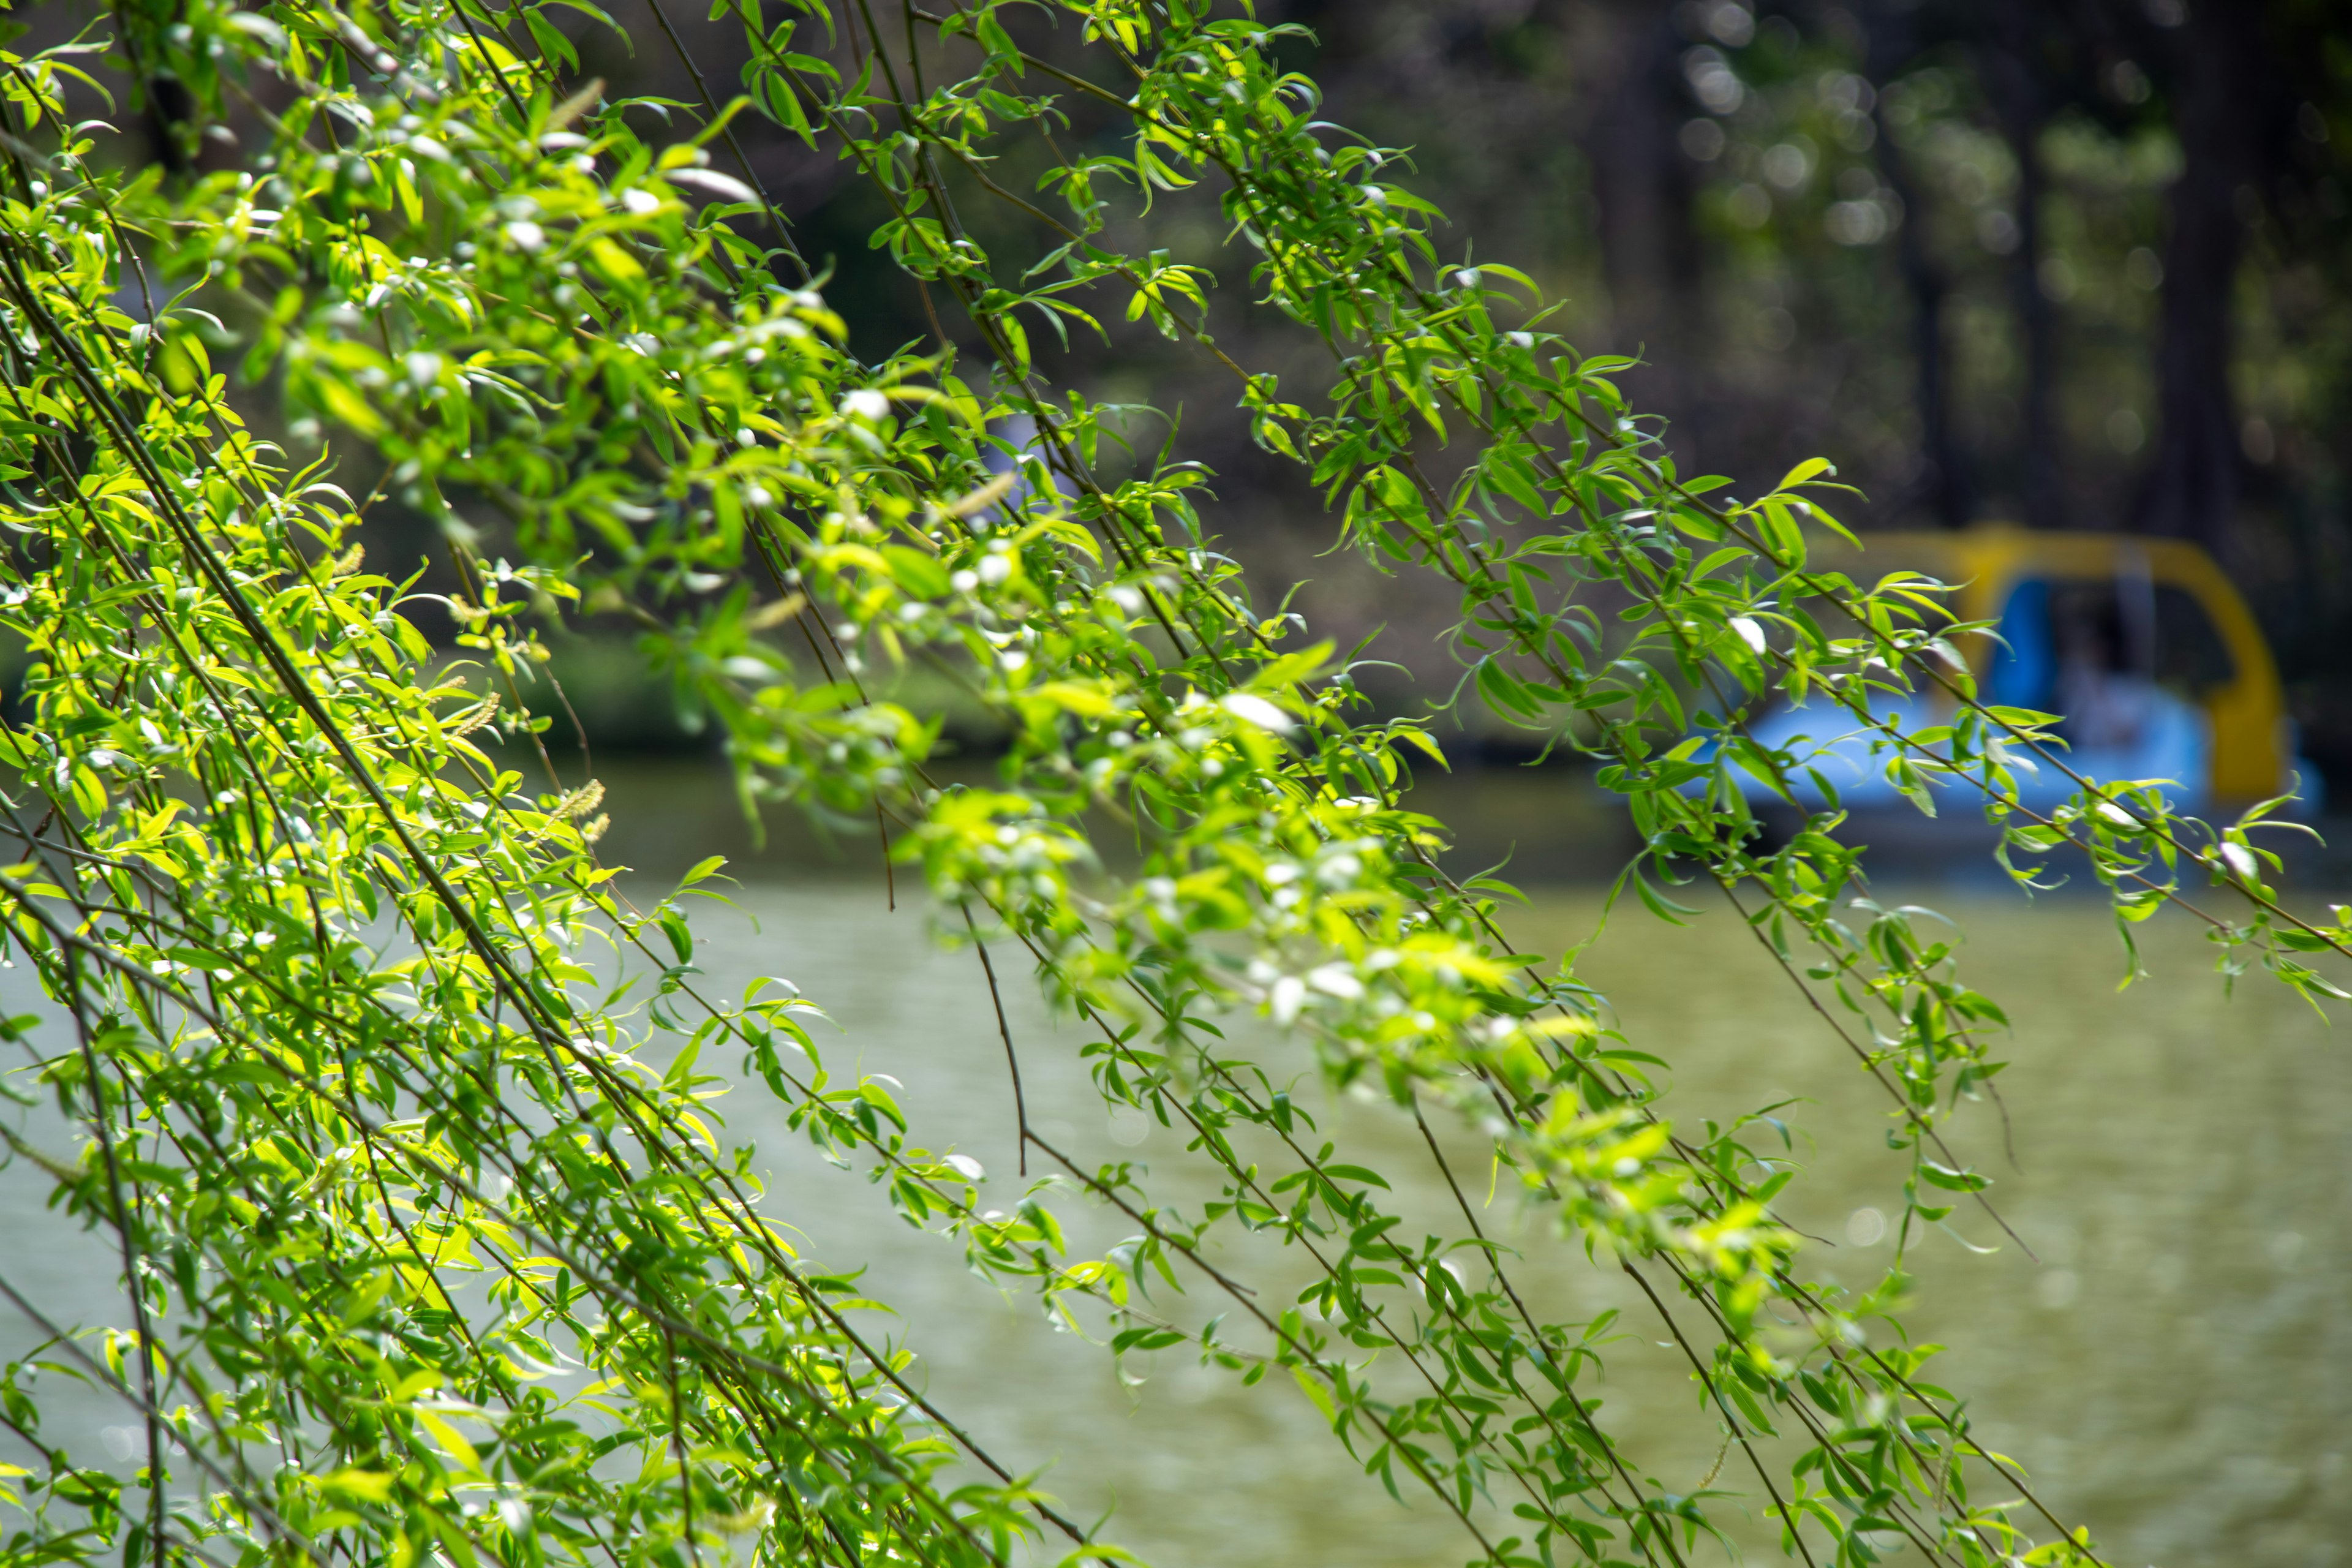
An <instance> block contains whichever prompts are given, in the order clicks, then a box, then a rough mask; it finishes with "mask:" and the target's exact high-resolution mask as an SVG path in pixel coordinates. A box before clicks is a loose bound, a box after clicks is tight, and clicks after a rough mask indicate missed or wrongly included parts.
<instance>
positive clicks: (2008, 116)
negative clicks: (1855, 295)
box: [1985, 0, 2068, 528]
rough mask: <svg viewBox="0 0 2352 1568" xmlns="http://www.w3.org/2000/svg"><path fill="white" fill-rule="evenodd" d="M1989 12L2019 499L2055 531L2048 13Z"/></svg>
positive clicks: (2007, 0) (2033, 9) (2033, 0)
mask: <svg viewBox="0 0 2352 1568" xmlns="http://www.w3.org/2000/svg"><path fill="white" fill-rule="evenodd" d="M1990 11H1991V15H1990V16H1988V17H1987V18H1986V22H1987V32H1988V33H1989V34H1990V38H1991V41H1992V47H1991V48H1990V51H1989V57H1990V58H1987V59H1986V61H1985V85H1986V87H1987V89H1989V93H1990V98H1991V100H1992V105H1993V112H1994V114H1995V116H1996V117H1997V118H1998V119H1999V121H2000V132H2001V135H2002V137H2003V139H2004V140H2006V141H2007V142H2008V143H2009V148H2010V154H2011V157H2013V158H2014V159H2015V160H2016V162H2017V253H2016V265H2015V266H2014V267H2013V268H2012V269H2011V274H2010V289H2011V298H2012V299H2013V300H2015V301H2016V310H2017V326H2018V333H2019V335H2020V337H2021V338H2022V339H2023V340H2024V347H2025V384H2024V386H2023V388H2022V395H2021V396H2020V398H2019V399H2018V402H2019V406H2020V412H2021V418H2020V420H2019V431H2018V467H2019V473H2018V483H2019V500H2020V506H2021V510H2022V512H2023V514H2024V516H2023V521H2024V522H2025V524H2026V526H2027V527H2029V528H2061V527H2063V526H2064V525H2065V523H2066V521H2068V520H2067V519H2066V517H2065V516H2064V500H2063V495H2064V490H2063V483H2062V475H2061V469H2060V460H2059V440H2058V423H2057V416H2056V403H2057V391H2058V321H2057V315H2056V312H2055V311H2053V310H2052V309H2051V302H2050V296H2049V295H2048V294H2047V293H2045V292H2044V291H2043V289H2042V197H2043V195H2045V194H2046V191H2047V185H2048V183H2047V180H2046V178H2045V176H2044V174H2043V171H2042V132H2043V130H2044V129H2045V128H2047V127H2048V125H2049V123H2050V100H2051V94H2050V90H2049V86H2048V77H2049V71H2048V65H2049V62H2048V60H2047V58H2046V55H2047V51H2048V48H2049V43H2050V39H2049V24H2050V22H2051V20H2052V15H2051V13H2050V12H2049V11H2048V10H2047V9H2046V8H2045V7H2044V5H2043V4H2042V0H1998V3H1997V4H1995V5H1992V6H1991V7H1990Z"/></svg>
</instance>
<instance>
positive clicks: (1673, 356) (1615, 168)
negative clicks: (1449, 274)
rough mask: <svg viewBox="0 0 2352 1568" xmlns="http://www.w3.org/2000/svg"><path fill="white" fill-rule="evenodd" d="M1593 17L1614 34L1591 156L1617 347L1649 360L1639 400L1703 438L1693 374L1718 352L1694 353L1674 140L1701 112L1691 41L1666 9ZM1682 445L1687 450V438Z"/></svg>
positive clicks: (1692, 239)
mask: <svg viewBox="0 0 2352 1568" xmlns="http://www.w3.org/2000/svg"><path fill="white" fill-rule="evenodd" d="M1597 9H1598V10H1599V11H1600V12H1601V16H1602V17H1603V18H1604V19H1605V26H1606V29H1607V32H1606V42H1605V43H1604V45H1603V47H1602V48H1601V50H1600V51H1599V52H1598V53H1599V61H1598V63H1599V65H1600V70H1599V72H1598V73H1596V76H1597V79H1594V80H1593V82H1592V86H1593V88H1594V89H1595V93H1594V98H1595V104H1594V113H1593V116H1592V119H1591V124H1590V128H1589V129H1588V130H1587V132H1586V134H1585V156H1586V157H1587V158H1588V159H1589V160H1590V162H1591V169H1592V191H1593V195H1594V196H1595V197H1596V198H1597V199H1598V200H1599V202H1600V206H1601V268H1602V271H1603V274H1604V276H1605V277H1606V279H1607V280H1608V284H1609V293H1610V298H1611V300H1612V305H1613V307H1614V309H1613V311H1612V313H1613V315H1614V316H1615V318H1616V329H1617V337H1618V342H1617V343H1616V345H1615V346H1616V347H1617V348H1618V349H1619V350H1620V351H1621V352H1623V353H1633V352H1635V351H1636V350H1639V351H1641V352H1642V353H1643V358H1644V360H1645V361H1646V362H1647V366H1648V368H1646V369H1645V370H1644V371H1643V393H1642V401H1643V403H1644V404H1646V405H1648V406H1649V407H1651V408H1654V409H1656V410H1657V411H1658V412H1660V413H1661V414H1663V415H1664V416H1665V417H1666V418H1667V419H1668V420H1669V421H1670V422H1671V423H1672V425H1673V426H1675V427H1676V428H1677V429H1678V430H1681V431H1682V432H1683V433H1684V435H1685V437H1686V438H1687V437H1692V436H1696V435H1698V434H1700V433H1699V432H1696V431H1694V430H1692V429H1690V428H1689V426H1691V425H1692V423H1693V422H1694V421H1695V419H1696V416H1697V415H1698V413H1699V410H1698V408H1697V406H1696V403H1697V399H1696V396H1695V395H1694V393H1693V384H1692V383H1691V381H1690V380H1689V377H1688V372H1689V368H1690V367H1691V366H1693V365H1695V364H1698V363H1705V361H1706V358H1708V357H1710V356H1706V355H1700V354H1698V353H1696V342H1695V339H1696V333H1695V332H1694V331H1693V330H1692V329H1693V328H1694V327H1695V326H1696V321H1695V320H1694V318H1695V317H1696V315H1697V313H1698V311H1699V310H1700V298H1699V242H1698V235H1697V232H1696V229H1695V228H1694V227H1693V226H1692V222H1691V208H1692V204H1693V202H1694V201H1695V199H1696V185H1695V183H1694V181H1693V179H1692V175H1691V170H1690V163H1689V160H1688V159H1687V158H1685V156H1684V154H1683V152H1682V148H1681V144H1680V142H1678V141H1677V139H1676V137H1677V133H1678V132H1679V131H1680V130H1681V127H1682V122H1683V121H1685V119H1687V118H1689V116H1690V115H1691V114H1693V113H1694V112H1696V109H1695V106H1694V105H1693V104H1692V102H1691V100H1690V97H1689V94H1688V92H1687V91H1686V90H1685V87H1684V85H1683V79H1682V71H1681V54H1682V48H1683V44H1684V40H1683V39H1682V37H1680V36H1679V35H1678V34H1677V33H1676V32H1675V26H1674V24H1673V22H1672V21H1671V20H1670V19H1669V16H1668V13H1667V9H1666V7H1664V6H1663V5H1649V4H1639V3H1632V4H1628V3H1622V0H1621V3H1617V4H1612V5H1604V6H1601V7H1597ZM1677 446H1678V449H1679V450H1681V451H1683V452H1685V453H1687V452H1688V451H1689V450H1690V447H1689V445H1688V444H1687V439H1686V440H1685V442H1684V443H1678V444H1677Z"/></svg>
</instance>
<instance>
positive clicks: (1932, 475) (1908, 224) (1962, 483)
mask: <svg viewBox="0 0 2352 1568" xmlns="http://www.w3.org/2000/svg"><path fill="white" fill-rule="evenodd" d="M1915 10H1916V7H1912V6H1899V7H1898V6H1896V5H1880V6H1877V7H1875V8H1874V10H1873V11H1872V13H1871V14H1870V16H1869V34H1870V47H1869V59H1868V62H1867V65H1868V69H1869V73H1870V82H1871V88H1872V90H1873V91H1874V92H1875V93H1877V94H1878V100H1877V103H1876V106H1875V107H1876V112H1877V121H1878V143H1877V145H1878V167H1879V172H1880V173H1881V174H1884V175H1885V177H1886V183H1887V184H1889V185H1890V186H1892V187H1893V188H1894V191H1895V196H1896V197H1897V198H1898V199H1899V200H1900V201H1901V202H1902V203H1903V213H1904V219H1903V226H1902V227H1901V228H1899V229H1898V230H1896V231H1895V256H1896V258H1897V260H1898V261H1899V262H1900V263H1901V265H1902V268H1903V281H1904V284H1905V286H1906V288H1908V289H1910V292H1911V357H1912V374H1913V385H1914V386H1915V388H1916V392H1915V394H1914V395H1915V397H1916V399H1917V402H1918V415H1919V476H1918V479H1916V481H1915V482H1914V483H1913V485H1912V487H1911V493H1910V494H1909V495H1907V496H1906V497H1904V498H1902V499H1901V500H1900V501H1899V502H1898V510H1908V509H1909V508H1910V507H1913V506H1917V507H1922V508H1924V509H1926V510H1927V512H1928V513H1929V514H1930V515H1931V516H1933V517H1934V518H1935V520H1936V521H1937V522H1940V523H1942V524H1943V525H1944V526H1945V527H1946V528H1959V527H1963V526H1965V525H1966V524H1967V523H1968V522H1969V521H1971V520H1972V519H1973V517H1974V515H1975V511H1976V486H1975V484H1974V482H1973V480H1974V476H1973V475H1972V474H1971V473H1970V471H1969V461H1968V457H1967V454H1966V453H1964V452H1963V451H1961V449H1960V446H1959V441H1958V437H1956V436H1955V435H1954V434H1953V431H1952V403H1951V368H1950V365H1951V360H1950V355H1949V354H1948V353H1946V352H1945V348H1944V300H1946V298H1947V297H1948V296H1949V294H1950V293H1951V279H1950V277H1949V275H1948V273H1947V272H1946V270H1945V268H1943V266H1942V265H1941V263H1939V262H1938V261H1937V258H1936V257H1935V256H1934V255H1932V254H1931V253H1930V252H1929V250H1928V247H1927V197H1928V193H1927V190H1926V189H1925V188H1924V187H1922V186H1921V184H1919V182H1918V180H1917V178H1916V176H1915V175H1914V174H1913V172H1912V168H1911V161H1910V159H1909V158H1908V157H1907V156H1906V155H1905V153H1904V151H1903V149H1902V147H1901V146H1899V145H1898V144H1897V143H1896V142H1895V137H1894V134H1893V132H1894V129H1895V127H1894V126H1893V125H1892V124H1891V123H1890V122H1889V121H1888V120H1887V118H1886V113H1885V110H1886V100H1885V90H1884V89H1885V85H1886V83H1887V82H1888V81H1889V80H1891V79H1893V78H1894V76H1895V72H1896V71H1898V70H1900V69H1901V68H1903V66H1904V65H1905V64H1906V62H1908V61H1909V60H1910V59H1912V58H1913V57H1914V56H1916V54H1917V53H1918V47H1919V46H1918V38H1917V36H1916V27H1915V26H1912V25H1911V23H1912V17H1913V14H1914V12H1915Z"/></svg>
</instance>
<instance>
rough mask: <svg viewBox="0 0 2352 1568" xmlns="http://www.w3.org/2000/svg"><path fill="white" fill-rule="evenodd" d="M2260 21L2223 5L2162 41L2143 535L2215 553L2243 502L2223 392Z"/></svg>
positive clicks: (2249, 163)
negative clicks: (2161, 237) (2159, 204)
mask: <svg viewBox="0 0 2352 1568" xmlns="http://www.w3.org/2000/svg"><path fill="white" fill-rule="evenodd" d="M2256 28H2257V19H2256V18H2255V17H2254V16H2251V15H2242V14H2241V8H2240V7H2237V6H2232V5H2221V4H2200V5H2195V6H2192V7H2190V9H2189V16H2188V18H2187V20H2186V21H2185V22H2184V23H2182V24H2181V25H2180V26H2177V27H2172V28H2168V29H2166V30H2165V32H2164V33H2162V34H2160V35H2159V37H2160V38H2161V39H2162V43H2163V46H2164V52H2165V54H2166V55H2168V57H2169V58H2168V59H2167V60H2166V61H2165V64H2166V65H2167V66H2168V70H2167V73H2166V74H2167V76H2168V78H2169V80H2168V82H2167V84H2166V85H2167V88H2168V100H2169V103H2170V106H2171V110H2172V124H2173V129H2174V132H2175V134H2177V135H2178V136H2179V140H2180V153H2181V170H2180V177H2179V179H2177V180H2175V181H2174V182H2173V184H2172V188H2171V189H2170V190H2169V191H2168V192H2167V193H2166V235H2165V242H2164V284H2163V289H2162V294H2161V296H2160V303H2159V311H2158V314H2159V320H2160V326H2159V333H2160V336H2159V338H2158V344H2157V353H2156V382H2157V439H2156V448H2155V452H2154V455H2153V457H2152V458H2151V459H2150V462H2149V465H2148V469H2147V477H2146V479H2145V480H2144V481H2143V484H2142V488H2141V490H2140V495H2139V502H2138V506H2137V518H2136V521H2137V524H2138V526H2139V527H2140V528H2142V529H2144V530H2146V531H2148V532H2151V533H2166V534H2175V535H2179V536H2180V537H2183V538H2188V539H2195V540H2199V541H2200V542H2204V543H2206V544H2208V545H2212V546H2219V545H2221V543H2222V542H2223V541H2224V538H2225V536H2226V535H2227V533H2228V531H2229V527H2230V515H2231V510H2232V509H2233V507H2234V506H2235V504H2236V502H2237V499H2238V460H2239V458H2238V433H2237V423H2236V420H2235V419H2234V418H2233V416H2232V400H2231V394H2230V353H2231V331H2230V315H2231V307H2232V304H2233V303H2234V300H2235V296H2236V293H2237V288H2236V284H2237V277H2238V266H2239V263H2240V261H2241V260H2242V258H2243V257H2244V254H2245V230H2246V223H2247V215H2246V214H2245V213H2244V212H2243V211H2242V208H2243V207H2245V206H2246V205H2249V204H2251V203H2253V202H2255V201H2257V200H2258V199H2259V196H2258V195H2257V193H2256V189H2255V182H2256V181H2257V180H2258V179H2259V177H2260V175H2261V172H2262V171H2261V141H2262V138H2261V132H2260V130H2259V127H2260V125H2261V123H2262V121H2263V109H2262V107H2261V106H2262V104H2263V94H2264V93H2265V91H2266V85H2267V84H2266V83H2265V81H2264V71H2263V58H2262V51H2261V47H2260V42H2259V39H2258V37H2256Z"/></svg>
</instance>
